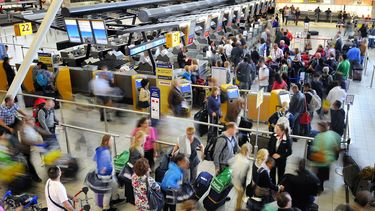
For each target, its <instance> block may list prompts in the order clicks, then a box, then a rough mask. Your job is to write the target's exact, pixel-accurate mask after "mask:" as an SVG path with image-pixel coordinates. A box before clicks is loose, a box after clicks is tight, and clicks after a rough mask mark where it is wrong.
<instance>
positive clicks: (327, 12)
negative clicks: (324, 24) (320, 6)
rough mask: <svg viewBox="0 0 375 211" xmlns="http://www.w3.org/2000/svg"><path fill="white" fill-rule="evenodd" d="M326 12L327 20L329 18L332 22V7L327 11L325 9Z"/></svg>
mask: <svg viewBox="0 0 375 211" xmlns="http://www.w3.org/2000/svg"><path fill="white" fill-rule="evenodd" d="M324 12H325V13H326V20H327V21H328V22H331V21H330V18H331V14H332V11H331V9H330V8H328V10H326V11H324Z"/></svg>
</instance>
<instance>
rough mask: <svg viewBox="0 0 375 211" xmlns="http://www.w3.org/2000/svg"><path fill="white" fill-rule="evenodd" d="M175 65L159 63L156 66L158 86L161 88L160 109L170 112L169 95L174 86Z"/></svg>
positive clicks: (162, 111) (165, 112)
mask: <svg viewBox="0 0 375 211" xmlns="http://www.w3.org/2000/svg"><path fill="white" fill-rule="evenodd" d="M172 77H173V66H172V65H158V66H157V67H156V86H157V87H158V88H159V89H160V111H161V113H162V114H168V113H169V103H168V96H169V92H170V91H171V87H172Z"/></svg>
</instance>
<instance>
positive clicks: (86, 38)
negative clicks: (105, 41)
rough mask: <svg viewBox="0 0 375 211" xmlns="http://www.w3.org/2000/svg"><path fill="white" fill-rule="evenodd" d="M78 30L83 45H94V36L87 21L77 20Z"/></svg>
mask: <svg viewBox="0 0 375 211" xmlns="http://www.w3.org/2000/svg"><path fill="white" fill-rule="evenodd" d="M78 26H79V30H80V31H81V37H82V42H83V43H88V44H94V35H93V33H92V28H91V24H90V21H89V20H78Z"/></svg>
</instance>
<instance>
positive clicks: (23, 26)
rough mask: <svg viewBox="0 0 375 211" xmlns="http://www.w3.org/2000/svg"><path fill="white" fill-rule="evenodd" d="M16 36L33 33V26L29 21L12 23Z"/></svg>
mask: <svg viewBox="0 0 375 211" xmlns="http://www.w3.org/2000/svg"><path fill="white" fill-rule="evenodd" d="M14 33H15V34H16V36H25V35H29V34H32V33H33V26H32V24H31V23H30V22H27V23H17V24H14Z"/></svg>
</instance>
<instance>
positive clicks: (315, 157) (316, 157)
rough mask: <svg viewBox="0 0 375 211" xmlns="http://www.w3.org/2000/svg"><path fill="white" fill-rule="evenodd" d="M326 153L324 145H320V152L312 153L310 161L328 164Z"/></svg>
mask: <svg viewBox="0 0 375 211" xmlns="http://www.w3.org/2000/svg"><path fill="white" fill-rule="evenodd" d="M322 151H324V147H323V143H322V142H321V143H320V150H319V151H318V152H311V153H310V158H309V160H311V161H314V162H317V163H324V162H326V156H325V154H324V153H323V152H322Z"/></svg>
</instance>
